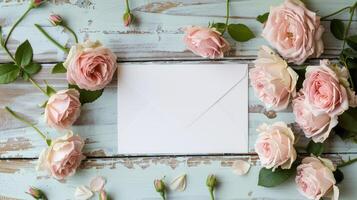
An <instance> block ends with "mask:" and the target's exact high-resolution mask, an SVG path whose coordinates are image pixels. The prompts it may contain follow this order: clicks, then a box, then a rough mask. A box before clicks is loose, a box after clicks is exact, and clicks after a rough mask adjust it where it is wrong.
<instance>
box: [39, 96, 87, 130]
mask: <svg viewBox="0 0 357 200" xmlns="http://www.w3.org/2000/svg"><path fill="white" fill-rule="evenodd" d="M80 112H81V102H80V101H79V92H78V91H77V90H75V89H68V90H61V91H58V92H57V93H56V94H53V95H52V96H51V97H50V98H49V99H48V101H47V104H46V107H45V121H46V123H47V124H48V125H49V126H50V127H53V128H56V129H60V130H62V129H68V128H70V127H71V126H72V124H73V123H74V122H75V121H76V120H77V119H78V117H79V115H80Z"/></svg>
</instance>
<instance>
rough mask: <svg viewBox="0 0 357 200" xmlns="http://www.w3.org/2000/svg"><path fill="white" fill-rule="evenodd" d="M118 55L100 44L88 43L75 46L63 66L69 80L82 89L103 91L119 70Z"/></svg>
mask: <svg viewBox="0 0 357 200" xmlns="http://www.w3.org/2000/svg"><path fill="white" fill-rule="evenodd" d="M116 59H117V57H116V55H114V54H113V52H112V51H111V50H110V49H108V48H105V47H103V46H102V44H101V43H100V42H98V41H97V42H91V41H86V42H85V43H83V44H77V45H75V46H73V47H72V48H71V50H70V52H69V54H68V57H67V60H66V62H64V63H63V65H64V66H65V67H66V68H67V80H68V82H69V83H70V84H76V85H78V87H79V88H81V89H86V90H90V91H95V90H101V89H103V88H104V87H105V86H106V85H108V84H109V83H110V82H111V81H112V78H113V75H114V72H115V71H116V69H117V63H116Z"/></svg>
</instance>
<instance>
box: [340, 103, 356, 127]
mask: <svg viewBox="0 0 357 200" xmlns="http://www.w3.org/2000/svg"><path fill="white" fill-rule="evenodd" d="M338 121H339V126H340V127H341V128H343V129H345V130H347V131H349V132H356V131H357V108H350V109H348V110H347V111H345V112H344V113H343V114H342V115H340V117H339V118H338Z"/></svg>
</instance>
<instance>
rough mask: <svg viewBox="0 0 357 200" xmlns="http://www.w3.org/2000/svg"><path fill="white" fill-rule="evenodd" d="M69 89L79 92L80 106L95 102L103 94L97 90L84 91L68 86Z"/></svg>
mask: <svg viewBox="0 0 357 200" xmlns="http://www.w3.org/2000/svg"><path fill="white" fill-rule="evenodd" d="M69 88H74V89H76V90H78V91H79V94H80V96H79V101H80V102H81V104H82V105H83V104H86V103H92V102H94V101H95V100H97V99H98V98H99V97H100V96H102V94H103V91H104V89H103V90H97V91H88V90H84V89H80V88H79V87H78V86H77V85H69Z"/></svg>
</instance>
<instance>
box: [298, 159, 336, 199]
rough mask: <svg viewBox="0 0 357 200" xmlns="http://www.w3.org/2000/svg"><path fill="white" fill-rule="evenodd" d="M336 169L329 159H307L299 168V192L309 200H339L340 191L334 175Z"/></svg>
mask: <svg viewBox="0 0 357 200" xmlns="http://www.w3.org/2000/svg"><path fill="white" fill-rule="evenodd" d="M335 170H336V169H335V167H334V166H333V164H332V162H331V161H330V160H328V159H323V158H316V157H307V158H304V159H303V160H302V163H301V165H299V166H298V167H297V176H296V178H295V182H296V184H297V187H298V190H299V192H300V193H301V194H303V195H304V196H305V197H306V198H308V199H314V200H319V199H321V198H322V197H324V196H331V197H332V200H338V197H339V189H338V187H336V185H335V184H336V179H335V177H334V175H333V171H335Z"/></svg>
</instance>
